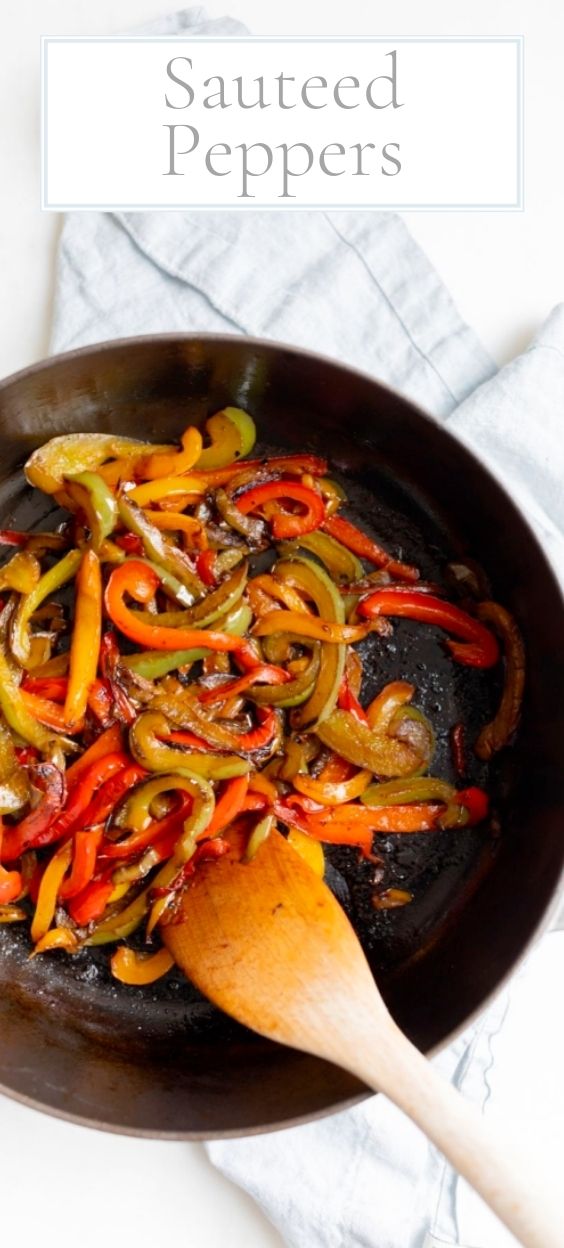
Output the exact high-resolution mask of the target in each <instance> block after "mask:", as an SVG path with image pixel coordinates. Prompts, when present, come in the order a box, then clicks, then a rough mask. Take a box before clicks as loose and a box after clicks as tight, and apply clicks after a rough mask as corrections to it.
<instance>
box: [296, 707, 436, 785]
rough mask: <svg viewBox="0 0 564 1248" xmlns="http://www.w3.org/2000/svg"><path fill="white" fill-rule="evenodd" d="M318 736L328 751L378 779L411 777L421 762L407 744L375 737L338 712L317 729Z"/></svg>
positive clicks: (364, 726)
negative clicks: (381, 777)
mask: <svg viewBox="0 0 564 1248" xmlns="http://www.w3.org/2000/svg"><path fill="white" fill-rule="evenodd" d="M316 733H317V736H318V737H319V739H320V741H322V742H323V744H324V745H327V746H329V749H331V750H335V752H336V753H337V754H340V755H341V758H344V759H346V761H347V762H348V763H354V764H355V766H357V767H365V768H367V770H368V771H372V772H373V773H374V774H375V775H379V776H390V777H394V776H411V775H413V773H414V772H415V771H416V770H417V769H418V768H419V766H420V764H421V758H420V756H419V755H418V754H417V753H416V751H415V750H414V749H413V748H412V746H411V745H408V744H407V742H404V741H398V739H397V737H391V736H388V735H387V734H384V733H381V734H379V733H375V732H373V731H372V729H371V728H370V727H369V725H368V724H363V723H361V721H360V720H359V719H357V717H356V715H353V714H351V712H350V711H341V710H335V711H333V713H332V715H330V716H329V718H328V719H327V720H324V721H323V723H321V724H319V725H318V727H317V728H316Z"/></svg>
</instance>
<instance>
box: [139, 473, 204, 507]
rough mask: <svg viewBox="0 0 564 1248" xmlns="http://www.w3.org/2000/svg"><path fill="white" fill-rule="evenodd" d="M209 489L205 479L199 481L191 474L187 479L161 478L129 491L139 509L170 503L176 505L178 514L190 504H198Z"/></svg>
mask: <svg viewBox="0 0 564 1248" xmlns="http://www.w3.org/2000/svg"><path fill="white" fill-rule="evenodd" d="M207 489H208V486H207V484H206V480H205V477H201V478H199V479H198V478H197V477H195V476H194V474H193V473H190V474H189V475H187V476H185V477H160V478H159V479H158V480H157V481H145V482H144V483H143V485H136V486H135V489H133V490H129V492H128V497H129V498H132V499H133V502H134V503H137V506H138V507H143V508H145V507H150V506H151V504H152V503H160V504H161V506H163V505H164V504H166V503H168V505H169V506H170V505H171V504H174V510H175V511H177V512H178V511H182V508H183V507H187V506H188V504H189V503H190V502H193V501H195V502H198V501H199V500H200V498H201V496H202V494H205V493H206V492H207Z"/></svg>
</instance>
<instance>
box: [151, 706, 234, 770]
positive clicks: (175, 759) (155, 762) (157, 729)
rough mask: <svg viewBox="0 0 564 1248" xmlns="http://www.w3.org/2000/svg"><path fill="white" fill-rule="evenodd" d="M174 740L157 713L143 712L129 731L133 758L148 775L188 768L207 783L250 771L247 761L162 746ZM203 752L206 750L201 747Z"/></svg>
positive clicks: (170, 731)
mask: <svg viewBox="0 0 564 1248" xmlns="http://www.w3.org/2000/svg"><path fill="white" fill-rule="evenodd" d="M171 739H172V740H174V736H173V733H172V730H171V728H170V725H169V723H168V720H167V719H166V718H165V716H164V715H162V714H160V713H159V712H158V711H144V712H143V713H142V714H141V715H139V717H138V719H137V720H136V721H135V723H134V724H133V725H132V727H131V728H130V731H129V747H130V750H131V753H132V754H133V757H134V758H135V759H137V762H138V763H140V765H141V766H142V767H146V768H147V770H148V771H178V770H179V768H180V769H181V770H182V769H183V768H185V767H186V765H187V764H188V767H189V769H190V771H192V772H194V773H197V774H198V775H201V776H205V777H206V778H207V779H210V780H229V779H231V777H232V776H241V775H244V774H246V773H247V772H248V771H249V769H250V763H249V761H248V760H247V759H244V758H240V757H238V755H235V754H225V755H213V754H209V753H206V754H200V753H198V752H196V751H194V749H193V747H192V749H189V748H186V749H178V748H174V745H173V746H171V745H166V744H165V742H166V741H169V740H171ZM202 744H203V748H204V749H206V748H208V749H209V746H208V747H206V745H205V743H202Z"/></svg>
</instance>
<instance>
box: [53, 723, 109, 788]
mask: <svg viewBox="0 0 564 1248" xmlns="http://www.w3.org/2000/svg"><path fill="white" fill-rule="evenodd" d="M122 743H123V740H122V730H121V727H120V725H119V724H112V725H111V727H110V728H106V730H105V731H104V732H101V733H100V736H99V737H96V740H95V741H94V742H93V743H92V745H90V746H89V747H88V749H87V750H85V751H84V754H82V755H81V757H80V758H77V760H76V762H75V763H72V764H71V766H70V767H67V773H66V779H67V788H68V789H69V791H70V789H72V788H73V786H74V785H75V784H78V781H79V780H80V778H81V776H83V775H84V773H85V772H86V771H88V768H89V767H91V765H92V763H97V762H98V760H99V759H101V758H105V757H106V755H107V754H116V753H118V752H119V751H120V750H121V748H122Z"/></svg>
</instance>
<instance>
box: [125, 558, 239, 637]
mask: <svg viewBox="0 0 564 1248" xmlns="http://www.w3.org/2000/svg"><path fill="white" fill-rule="evenodd" d="M248 575H249V565H248V563H247V562H245V563H241V564H240V565H239V566H238V567H237V568H235V571H234V572H232V573H231V576H229V577H227V578H226V580H224V581H222V583H221V585H219V586H218V588H217V589H213V590H212V591H211V593H209V594H206V595H205V596H204V597H203V598H201V599H200V601H199V602H197V603H196V604H195V606H193V607H188V608H187V609H186V610H185V611H162V612H159V614H158V615H157V616H155V615H152V614H151V613H150V612H148V611H139V612H137V614H138V616H139V619H140V620H143V622H144V623H145V624H153V625H154V624H159V626H160V627H164V628H209V626H210V624H216V623H217V621H218V620H219V619H220V617H221V616H223V615H226V614H227V613H228V612H229V611H231V609H232V608H233V607H234V606H236V604H237V603H238V602H239V601H240V599H241V598H242V597H243V594H244V592H245V588H246V584H247V578H248Z"/></svg>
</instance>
